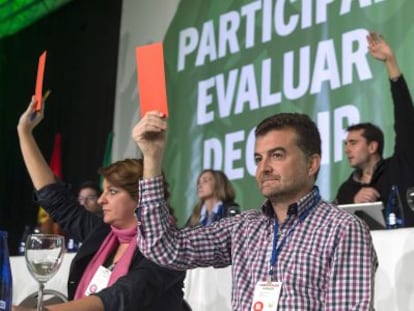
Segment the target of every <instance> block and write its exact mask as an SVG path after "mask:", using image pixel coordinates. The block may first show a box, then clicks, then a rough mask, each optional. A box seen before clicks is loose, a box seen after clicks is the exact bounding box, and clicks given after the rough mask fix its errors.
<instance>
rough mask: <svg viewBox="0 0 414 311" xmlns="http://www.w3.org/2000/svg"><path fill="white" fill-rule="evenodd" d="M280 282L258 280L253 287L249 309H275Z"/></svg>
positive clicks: (255, 310)
mask: <svg viewBox="0 0 414 311" xmlns="http://www.w3.org/2000/svg"><path fill="white" fill-rule="evenodd" d="M281 289H282V282H271V283H269V282H258V283H257V284H256V286H255V288H254V294H253V303H252V308H251V311H276V310H277V305H278V303H279V296H280V291H281Z"/></svg>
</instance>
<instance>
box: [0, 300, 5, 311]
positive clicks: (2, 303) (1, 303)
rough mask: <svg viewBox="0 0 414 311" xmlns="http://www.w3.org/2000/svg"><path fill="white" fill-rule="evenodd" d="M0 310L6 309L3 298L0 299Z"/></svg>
mask: <svg viewBox="0 0 414 311" xmlns="http://www.w3.org/2000/svg"><path fill="white" fill-rule="evenodd" d="M0 310H6V302H5V301H4V300H0Z"/></svg>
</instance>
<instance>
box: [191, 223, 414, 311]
mask: <svg viewBox="0 0 414 311" xmlns="http://www.w3.org/2000/svg"><path fill="white" fill-rule="evenodd" d="M371 235H372V239H373V242H374V246H375V249H376V251H377V255H378V261H379V266H378V270H377V274H376V278H375V302H374V303H375V309H376V310H377V311H412V310H414V228H409V229H397V230H378V231H371ZM185 286H186V289H185V298H186V300H187V301H188V303H189V304H190V305H191V306H192V307H193V311H207V310H216V311H230V310H231V268H230V267H227V268H224V269H214V268H198V269H194V270H189V271H188V272H187V277H186V279H185Z"/></svg>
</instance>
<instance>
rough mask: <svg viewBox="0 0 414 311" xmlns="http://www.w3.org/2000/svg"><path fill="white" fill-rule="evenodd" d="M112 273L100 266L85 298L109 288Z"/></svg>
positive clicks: (87, 289)
mask: <svg viewBox="0 0 414 311" xmlns="http://www.w3.org/2000/svg"><path fill="white" fill-rule="evenodd" d="M111 274H112V271H111V270H109V269H107V268H105V267H103V266H99V268H98V270H96V272H95V275H94V276H93V278H92V280H91V282H90V283H89V285H88V287H87V288H86V291H85V296H89V295H90V294H94V293H98V292H100V291H101V290H103V289H104V288H106V287H107V286H108V283H109V278H110V277H111Z"/></svg>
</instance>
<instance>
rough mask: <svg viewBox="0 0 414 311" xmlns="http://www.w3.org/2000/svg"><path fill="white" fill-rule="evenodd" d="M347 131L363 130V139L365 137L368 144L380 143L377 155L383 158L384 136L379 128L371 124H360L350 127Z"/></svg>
mask: <svg viewBox="0 0 414 311" xmlns="http://www.w3.org/2000/svg"><path fill="white" fill-rule="evenodd" d="M346 130H347V131H348V132H351V131H359V130H362V137H364V138H365V139H366V140H367V142H368V143H371V142H373V141H375V142H377V143H378V148H377V153H378V154H379V155H380V156H381V157H382V153H383V151H384V134H383V133H382V131H381V129H380V128H379V127H378V126H376V125H374V124H372V123H369V122H366V123H358V124H354V125H351V126H348V128H347V129H346Z"/></svg>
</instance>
